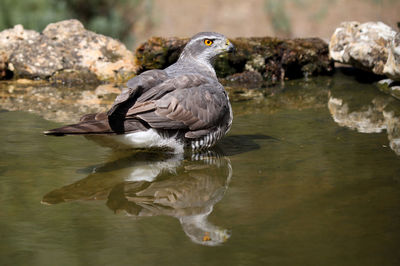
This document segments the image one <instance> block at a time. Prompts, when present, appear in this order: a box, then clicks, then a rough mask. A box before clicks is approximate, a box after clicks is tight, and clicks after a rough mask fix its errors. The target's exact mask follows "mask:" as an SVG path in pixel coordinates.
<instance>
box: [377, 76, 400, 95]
mask: <svg viewBox="0 0 400 266" xmlns="http://www.w3.org/2000/svg"><path fill="white" fill-rule="evenodd" d="M377 87H378V89H379V90H380V91H382V92H384V93H387V94H390V95H392V96H393V97H394V98H396V99H398V100H400V82H398V81H394V80H391V79H382V80H380V81H379V82H378V83H377Z"/></svg>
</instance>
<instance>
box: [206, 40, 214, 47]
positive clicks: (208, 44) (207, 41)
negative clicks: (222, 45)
mask: <svg viewBox="0 0 400 266" xmlns="http://www.w3.org/2000/svg"><path fill="white" fill-rule="evenodd" d="M204 44H205V45H207V46H210V45H211V44H213V40H210V39H205V40H204Z"/></svg>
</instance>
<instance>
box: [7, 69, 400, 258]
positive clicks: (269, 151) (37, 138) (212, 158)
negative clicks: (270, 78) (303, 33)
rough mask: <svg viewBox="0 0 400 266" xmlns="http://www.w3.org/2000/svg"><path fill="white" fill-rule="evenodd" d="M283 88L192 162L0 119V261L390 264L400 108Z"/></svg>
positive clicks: (238, 107) (396, 214)
mask: <svg viewBox="0 0 400 266" xmlns="http://www.w3.org/2000/svg"><path fill="white" fill-rule="evenodd" d="M284 86H285V89H284V90H283V91H282V92H280V93H277V94H275V95H274V96H272V97H268V98H267V99H258V100H254V101H247V102H239V103H235V104H234V112H235V118H234V123H233V127H232V130H231V132H230V133H229V135H228V136H227V137H226V138H224V139H223V141H221V143H220V144H219V145H218V146H217V147H216V148H215V149H213V150H212V151H210V152H207V153H203V154H198V155H195V156H193V155H191V154H186V155H184V156H183V155H182V156H180V155H170V154H160V153H157V152H145V151H135V152H133V151H130V152H113V151H111V150H109V149H107V148H103V147H100V146H98V145H96V144H95V143H93V142H90V141H88V140H87V139H85V138H83V137H65V138H51V137H46V136H43V135H42V134H41V131H43V130H45V129H48V128H52V127H56V126H58V125H59V124H58V123H55V122H50V121H47V120H44V119H43V118H42V117H41V116H39V115H35V114H31V113H27V112H21V111H13V112H9V111H2V112H0V125H1V131H0V141H1V143H2V145H1V147H0V151H1V152H0V182H1V183H0V192H1V193H0V207H1V212H0V239H1V240H0V260H1V263H0V264H1V265H54V263H56V264H57V265H127V264H129V265H159V264H160V265H398V264H399V263H400V255H399V253H398V247H399V246H400V208H399V206H400V183H399V182H400V160H399V155H398V154H399V146H400V145H399V144H398V143H399V134H400V133H399V132H400V130H399V126H400V125H399V113H398V110H399V104H400V103H399V101H398V100H395V99H394V98H391V97H390V96H388V95H385V94H382V93H380V92H379V91H378V90H377V89H376V88H375V87H374V85H373V84H368V83H362V82H359V81H357V80H355V79H354V78H352V77H351V76H346V75H343V74H340V73H338V74H336V75H335V76H333V77H320V78H313V79H310V80H308V81H305V80H300V81H295V82H287V83H286V84H285V85H284Z"/></svg>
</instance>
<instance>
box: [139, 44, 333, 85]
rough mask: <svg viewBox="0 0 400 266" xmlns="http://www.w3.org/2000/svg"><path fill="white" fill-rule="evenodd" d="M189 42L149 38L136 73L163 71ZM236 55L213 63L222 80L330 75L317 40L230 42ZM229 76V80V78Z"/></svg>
mask: <svg viewBox="0 0 400 266" xmlns="http://www.w3.org/2000/svg"><path fill="white" fill-rule="evenodd" d="M187 41H188V39H180V38H161V37H156V38H151V39H149V40H148V41H147V42H145V43H143V44H142V45H140V46H139V47H138V48H137V50H136V53H135V54H136V59H137V65H138V67H139V69H138V72H139V73H140V72H143V71H145V70H149V69H154V68H165V67H167V66H169V65H170V64H172V63H174V62H175V61H176V60H177V59H178V56H179V54H180V52H181V51H182V49H183V47H184V46H185V44H186V42H187ZM231 41H232V43H233V44H234V45H235V46H236V50H237V52H236V53H233V54H223V55H221V56H220V57H219V58H218V59H217V60H216V62H215V69H216V71H217V75H218V76H219V77H221V78H225V77H228V76H231V77H232V75H234V74H236V73H242V72H246V71H249V72H258V73H259V74H260V75H261V77H262V78H263V79H262V80H263V81H264V82H265V83H267V84H270V83H275V82H277V81H280V80H283V79H292V78H299V77H307V76H309V75H318V74H326V73H330V72H331V71H332V70H333V62H332V61H331V60H330V59H329V50H328V45H327V44H326V43H325V42H324V41H322V40H321V39H318V38H308V39H293V40H284V39H277V38H271V37H262V38H261V37H260V38H236V39H231ZM231 77H230V78H231Z"/></svg>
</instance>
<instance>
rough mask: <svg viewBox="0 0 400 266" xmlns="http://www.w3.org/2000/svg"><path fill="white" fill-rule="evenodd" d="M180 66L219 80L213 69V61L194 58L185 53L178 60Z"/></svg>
mask: <svg viewBox="0 0 400 266" xmlns="http://www.w3.org/2000/svg"><path fill="white" fill-rule="evenodd" d="M177 63H179V64H182V65H184V66H187V67H188V68H193V69H196V70H198V72H203V73H204V72H205V73H207V74H208V75H207V76H210V75H211V76H212V77H215V78H217V74H216V73H215V70H214V67H213V60H212V59H209V58H202V57H193V56H192V55H190V54H186V53H185V52H183V53H182V54H181V56H180V57H179V59H178V62H177Z"/></svg>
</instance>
